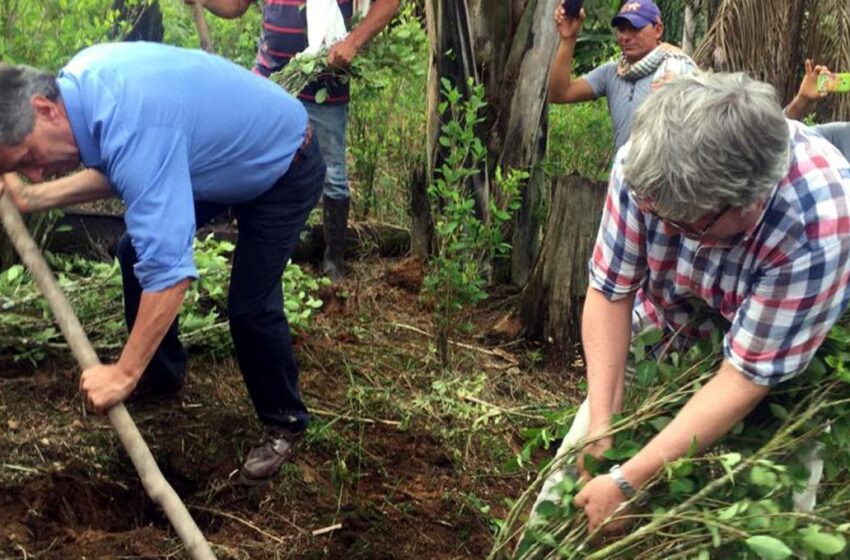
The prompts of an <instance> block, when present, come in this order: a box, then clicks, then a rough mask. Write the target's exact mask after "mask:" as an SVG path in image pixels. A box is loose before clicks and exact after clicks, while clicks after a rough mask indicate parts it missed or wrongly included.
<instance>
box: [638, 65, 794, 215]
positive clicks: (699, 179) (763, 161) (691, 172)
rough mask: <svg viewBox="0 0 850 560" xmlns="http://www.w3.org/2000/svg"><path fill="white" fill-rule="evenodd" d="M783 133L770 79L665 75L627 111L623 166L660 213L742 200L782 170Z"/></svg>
mask: <svg viewBox="0 0 850 560" xmlns="http://www.w3.org/2000/svg"><path fill="white" fill-rule="evenodd" d="M789 157H790V133H789V130H788V124H787V122H786V120H785V114H784V113H783V112H782V107H781V106H780V105H779V101H778V99H777V97H776V92H775V90H774V89H773V87H772V86H770V85H768V84H765V83H763V82H758V81H756V80H753V79H752V78H750V77H748V76H746V75H745V74H742V73H735V74H722V73H718V74H710V73H702V74H695V75H691V76H683V77H679V78H676V79H674V80H671V81H669V82H667V83H665V84H664V85H663V86H661V87H660V88H659V89H658V91H656V92H654V93H651V94H650V95H649V96H648V97H647V98H646V100H645V101H644V102H643V103H642V104H641V106H640V108H639V109H638V111H637V113H636V114H635V119H634V123H633V124H632V131H631V146H630V148H629V152H628V156H627V157H626V162H625V165H624V168H623V173H624V176H625V179H626V182H627V183H628V184H629V185H630V186H631V188H632V189H633V190H634V192H635V193H636V194H637V195H638V197H641V198H646V199H647V200H650V201H651V203H652V206H653V208H654V209H655V211H657V212H658V214H659V215H660V216H663V217H665V218H669V219H671V220H677V221H695V220H698V219H699V218H700V217H702V216H704V215H705V214H706V213H707V212H709V211H712V210H719V209H721V208H723V207H726V206H727V205H728V206H731V207H733V208H746V207H748V206H750V205H752V204H753V203H755V202H756V201H757V200H758V199H759V198H761V197H762V196H763V195H765V194H767V193H768V192H769V191H770V189H771V188H772V187H773V185H774V184H776V182H777V181H779V180H780V179H781V178H782V177H784V176H785V174H786V173H787V172H788V165H789Z"/></svg>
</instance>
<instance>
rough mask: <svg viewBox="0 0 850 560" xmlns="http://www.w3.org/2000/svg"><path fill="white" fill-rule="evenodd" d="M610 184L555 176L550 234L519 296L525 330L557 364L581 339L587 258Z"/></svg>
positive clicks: (567, 359)
mask: <svg viewBox="0 0 850 560" xmlns="http://www.w3.org/2000/svg"><path fill="white" fill-rule="evenodd" d="M605 194H606V189H605V185H604V184H601V183H594V182H590V181H588V180H586V179H582V178H580V177H578V176H574V175H571V176H566V177H559V178H557V179H556V180H555V181H554V182H553V184H552V197H551V198H552V204H551V209H550V211H549V219H548V221H547V223H546V237H545V238H544V240H543V245H542V247H541V250H540V256H539V257H538V259H537V262H536V263H535V266H534V270H533V271H532V274H531V278H530V280H529V281H528V284H526V286H525V289H524V290H523V292H522V295H521V297H520V304H519V317H520V321H521V323H522V326H523V334H524V335H525V336H526V337H528V338H531V339H534V340H540V341H542V342H543V344H544V346H545V347H546V349H547V355H548V356H549V357H550V359H551V360H553V361H554V363H558V364H564V363H569V362H570V361H571V360H572V358H573V357H574V355H575V351H576V344H577V343H579V342H580V339H581V309H582V304H583V301H584V295H585V292H586V291H587V285H588V280H587V275H588V268H587V261H588V259H589V258H590V256H591V254H592V251H593V243H594V240H595V239H596V232H597V229H598V227H599V219H600V216H601V215H602V208H603V204H604V201H605Z"/></svg>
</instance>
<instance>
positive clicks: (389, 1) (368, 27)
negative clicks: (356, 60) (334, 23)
mask: <svg viewBox="0 0 850 560" xmlns="http://www.w3.org/2000/svg"><path fill="white" fill-rule="evenodd" d="M399 4H400V2H399V0H377V1H376V2H375V3H374V4H372V6H371V7H370V8H369V12H368V13H367V14H366V17H364V18H363V20H362V21H361V22H360V23H358V24H357V27H355V28H354V29H352V30H351V33H349V35H350V36H351V39H352V41H354V45H355V46H356V47H357V48H358V49H360V48H361V47H363V45H365V44H366V43H367V42H369V39H371V38H372V37H374V36H375V35H377V34H378V33H380V32H381V30H382V29H384V28H385V27H386V26H387V24H388V23H389V22H390V20H392V19H393V17H394V16H395V15H396V13H397V12H398V7H399Z"/></svg>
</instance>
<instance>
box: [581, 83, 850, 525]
mask: <svg viewBox="0 0 850 560" xmlns="http://www.w3.org/2000/svg"><path fill="white" fill-rule="evenodd" d="M848 280H850V165H849V164H848V162H847V160H846V159H845V158H844V157H843V156H842V155H841V153H840V152H839V151H838V150H837V149H836V148H835V147H834V146H833V145H832V144H830V143H829V142H828V141H826V140H825V139H824V138H823V137H821V136H820V135H818V134H816V133H815V132H813V131H812V130H811V129H810V128H808V127H806V126H805V125H803V124H801V123H799V122H796V121H790V120H787V119H786V118H785V115H784V114H783V110H782V107H781V106H780V104H779V101H778V99H777V96H776V93H775V91H774V89H773V87H771V86H770V85H767V84H764V83H761V82H758V81H755V80H753V79H751V78H749V77H747V76H746V75H744V74H697V75H693V76H686V77H680V78H677V79H675V80H672V81H670V82H668V83H666V84H665V85H663V86H662V87H661V88H659V90H658V91H657V92H655V93H654V94H653V95H651V96H649V97H647V99H646V100H645V101H644V103H643V104H642V105H641V107H640V108H639V109H638V111H637V113H636V116H635V120H634V124H633V127H632V132H631V137H630V141H629V142H628V143H627V144H626V145H625V146H624V147H623V148H622V149H621V150H620V151H619V153H618V155H617V157H616V159H615V166H614V169H613V171H612V174H611V180H610V184H609V191H608V196H607V199H606V203H605V210H604V213H603V217H602V221H601V224H600V227H599V233H598V236H597V239H596V244H595V247H594V251H593V255H592V257H591V261H590V287H589V289H588V291H587V298H586V302H585V307H584V314H583V325H582V327H583V332H582V338H583V345H584V351H585V357H586V363H587V376H588V398H587V405H589V422H588V426H587V431H586V433H587V434H589V435H590V436H591V437H592V436H593V435H594V434H599V433H601V432H604V431H605V430H606V429H607V428H608V426H609V425H610V423H611V419H612V415H613V414H615V413H616V412H617V411H618V410H619V407H620V405H621V403H622V398H623V389H624V384H625V373H624V372H625V368H626V360H627V355H628V350H629V343H630V339H631V337H632V335H633V333H635V332H636V331H637V330H639V329H642V328H644V327H646V326H648V325H654V326H656V327H659V328H661V329H663V330H664V331H666V332H668V333H671V332H675V331H679V330H682V331H684V332H686V333H688V334H690V335H693V336H702V335H707V334H708V332H709V330H710V325H709V324H708V323H703V322H701V320H700V319H699V317H700V314H702V313H705V312H706V311H708V312H709V315H713V316H715V317H717V316H719V317H721V318H722V319H725V322H726V323H727V324H728V329H727V332H726V333H725V337H724V339H723V352H724V360H723V362H722V364H721V366H720V367H719V369H718V371H717V373H716V375H715V376H714V378H713V379H712V380H711V381H710V382H709V383H708V384H706V385H705V386H704V387H703V388H702V389H700V390H699V391H698V392H697V393H696V394H695V395H694V397H693V398H692V399H691V400H690V401H689V402H688V403H687V404H686V405H685V406H684V407H683V408H682V410H681V411H680V413H679V414H678V415H677V416H676V418H674V419H673V421H671V422H670V424H669V425H668V426H667V427H665V428H664V429H663V430H662V431H661V432H660V433H659V434H658V435H657V436H656V437H655V438H654V439H653V440H651V441H650V442H649V443H648V444H647V445H646V446H645V447H644V448H643V449H642V450H641V451H640V452H638V454H637V455H635V456H634V457H633V458H632V459H630V460H628V461H627V462H625V463H624V464H623V465H622V466H618V468H617V469H616V472H615V471H614V469H612V473H611V474H609V475H600V476H597V477H595V478H593V479H591V480H590V481H589V482H588V483H587V485H586V486H585V487H584V488H583V489H582V491H581V492H580V493H579V494H578V495H577V496H576V500H575V502H576V505H577V506H578V507H580V508H582V509H583V510H584V512H585V514H586V515H587V517H588V520H589V523H590V528H591V529H593V528H595V527H596V526H598V525H599V524H600V523H601V522H602V521H603V520H605V519H606V518H607V517H608V516H610V515H611V514H613V513H614V512H615V511H616V510H617V508H618V507H619V506H620V504H621V503H622V502H623V501H624V499H625V497H626V496H627V495H629V494H631V493H632V492H633V491H635V490H636V489H639V488H640V487H641V486H642V485H644V484H645V483H646V482H647V481H648V480H649V479H650V478H651V477H652V476H653V475H654V474H655V473H657V472H658V471H659V470H660V469H661V468H663V466H664V464H665V463H667V462H670V461H674V460H675V459H677V458H679V457H682V456H684V455H685V454H686V453H687V451H688V449H689V447H690V446H691V442H692V441H694V440H695V441H696V443H697V444H698V446H699V447H700V448H705V447H706V446H708V445H710V444H712V443H713V442H714V441H716V440H717V439H718V438H720V437H721V436H722V435H724V434H725V433H726V432H727V431H728V430H729V429H731V428H732V427H733V426H734V425H735V424H736V423H737V422H738V421H740V420H741V419H743V418H744V416H746V415H747V414H748V413H749V412H750V411H751V410H752V409H753V408H754V407H755V406H756V404H757V403H758V402H760V401H761V400H762V399H763V398H764V397H765V396H766V395H767V394H768V392H769V390H770V388H771V387H774V386H776V385H777V384H778V383H781V382H783V381H785V380H788V379H790V378H792V377H794V376H796V375H799V374H800V373H802V372H803V371H804V370H805V369H806V367H807V365H808V364H809V362H810V360H811V359H812V357H813V356H814V353H815V351H816V350H817V349H818V347H819V346H820V344H821V343H822V342H823V340H824V338H825V336H826V334H827V331H828V330H829V329H830V327H831V326H832V325H833V324H834V323H835V322H836V320H837V319H838V318H839V316H840V315H841V314H842V312H843V311H844V310H845V308H846V307H847V304H848V299H850V288H848ZM718 397H722V398H718ZM587 405H586V406H587ZM611 443H612V442H611V440H610V439H601V440H598V441H596V442H594V443H592V444H590V445H589V446H588V447H587V448H586V449H585V451H586V452H588V453H591V454H592V455H595V456H601V455H602V453H603V452H604V451H605V450H607V449H608V448H610V446H611ZM585 474H586V473H585ZM616 528H617V527H616V524H613V525H609V526H606V529H616Z"/></svg>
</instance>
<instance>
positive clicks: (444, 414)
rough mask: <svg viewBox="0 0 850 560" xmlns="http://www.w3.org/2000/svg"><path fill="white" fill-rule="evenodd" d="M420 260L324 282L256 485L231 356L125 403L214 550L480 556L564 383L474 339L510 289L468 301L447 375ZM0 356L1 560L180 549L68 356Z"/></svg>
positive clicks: (508, 345) (519, 348)
mask: <svg viewBox="0 0 850 560" xmlns="http://www.w3.org/2000/svg"><path fill="white" fill-rule="evenodd" d="M416 270H419V269H418V268H416V266H411V265H410V264H409V263H404V262H401V261H398V262H396V263H390V264H387V262H386V261H380V262H379V261H374V262H367V263H359V264H358V265H357V266H356V268H354V269H353V270H351V271H350V273H349V275H348V277H347V279H346V281H345V282H344V283H343V284H342V285H341V286H338V287H336V288H334V289H332V290H329V291H327V292H326V293H325V294H324V296H325V300H326V305H325V308H324V310H323V312H322V313H321V314H320V315H318V316H317V317H316V321H315V325H314V327H313V328H312V329H311V330H310V332H309V333H301V334H299V335H298V336H297V337H296V342H297V355H298V359H299V362H300V364H301V370H302V378H301V384H302V391H303V393H304V394H305V400H306V401H307V404H308V406H310V407H311V409H312V410H313V414H314V416H315V421H314V422H313V424H312V426H311V429H310V431H309V433H308V435H307V437H306V438H305V440H304V442H303V445H302V446H301V448H300V449H299V451H298V453H297V454H296V456H295V457H294V459H293V461H292V462H291V463H290V464H287V465H285V466H284V468H283V469H282V471H281V474H280V475H279V476H278V477H277V478H276V479H275V480H274V481H273V482H271V483H269V484H267V485H265V486H262V487H258V488H245V487H242V486H240V485H238V484H237V482H236V476H235V474H236V470H237V469H238V466H239V460H240V459H241V458H242V457H243V456H244V454H245V452H246V451H247V449H248V448H249V447H250V446H251V444H252V443H253V442H254V438H255V437H256V435H257V432H258V426H257V423H256V420H255V417H254V414H253V409H252V407H251V405H250V402H249V400H248V398H247V396H246V393H245V390H244V386H243V384H242V380H241V378H240V375H239V372H238V368H237V367H236V366H235V364H234V363H233V361H232V359H231V358H230V357H229V356H228V352H223V353H222V352H219V355H218V356H215V355H210V354H205V355H194V356H192V359H191V369H190V372H189V375H188V381H187V385H186V387H185V388H184V390H183V391H182V392H181V393H180V394H179V395H177V396H175V397H172V398H170V399H164V400H160V401H151V402H140V403H133V404H130V405H128V409H129V410H130V413H131V415H132V416H133V418H134V419H135V421H136V423H137V425H138V426H139V429H140V430H141V432H142V434H143V436H144V437H145V440H146V441H147V443H148V445H149V446H150V447H151V450H152V452H153V454H154V456H155V458H156V460H157V463H158V465H159V466H160V469H161V470H162V472H163V474H164V475H165V476H166V478H167V479H168V480H169V482H170V483H171V484H172V486H173V487H174V488H175V490H176V491H177V493H178V494H179V495H180V496H181V497H182V498H183V500H184V501H185V503H186V504H187V506H188V508H189V510H190V512H191V513H192V515H193V517H194V518H195V520H196V522H197V523H198V525H199V527H200V528H201V530H202V531H203V532H204V534H205V535H206V537H207V539H208V540H209V541H210V543H211V545H212V546H213V549H214V551H215V553H216V555H217V556H218V557H219V558H240V559H241V558H306V559H310V558H346V559H349V558H351V559H357V558H363V559H370V560H379V559H407V558H410V559H413V558H416V559H420V558H429V559H455V558H476V559H478V558H483V557H485V556H486V555H487V554H488V552H489V550H490V543H491V534H492V529H493V526H494V519H496V518H498V517H500V516H503V515H504V514H505V500H506V499H510V498H513V497H515V496H516V495H518V494H519V493H520V492H522V490H524V488H525V487H526V485H527V484H528V480H529V479H528V476H530V475H531V474H533V473H530V472H529V471H524V470H520V471H516V472H513V473H511V472H508V471H506V470H505V469H504V465H505V464H506V462H507V461H508V460H509V459H510V458H511V457H512V456H513V454H514V453H515V452H516V451H518V450H519V449H520V448H521V446H522V437H521V435H520V433H521V430H523V429H525V428H528V427H530V426H535V425H537V426H539V425H542V423H543V422H544V421H543V420H542V416H540V414H539V413H540V411H543V410H547V409H553V408H556V407H558V406H563V405H565V404H568V403H569V402H571V397H570V396H569V395H565V394H564V392H563V388H564V386H565V385H567V384H568V383H566V382H565V374H564V372H563V371H562V370H561V371H554V370H553V371H547V369H546V368H545V367H541V366H540V365H539V364H537V363H536V361H537V360H535V359H532V358H530V356H532V357H533V356H534V355H535V349H534V348H533V347H531V346H529V345H527V344H525V343H518V342H516V341H510V340H505V339H503V338H498V337H486V336H484V335H485V334H486V333H487V332H488V331H489V327H490V325H493V324H495V323H496V322H497V321H498V319H499V318H500V317H503V316H504V315H505V312H506V308H507V306H508V305H509V303H510V299H509V298H512V297H514V296H513V295H510V294H508V295H505V296H504V297H506V298H508V299H504V298H503V297H501V296H500V297H498V298H495V299H492V300H490V301H488V302H486V303H485V304H484V305H483V306H482V307H481V308H480V309H479V310H477V311H476V313H475V315H474V316H473V317H472V318H471V319H472V320H473V322H474V323H475V324H476V326H477V328H476V329H475V330H474V331H473V333H477V334H472V335H469V336H468V337H466V338H465V339H464V340H463V341H461V342H462V344H463V345H462V346H461V345H456V346H455V354H454V368H453V371H452V374H451V375H446V373H445V370H442V369H441V368H439V367H438V365H437V364H436V363H435V357H434V352H433V348H431V340H430V338H429V337H428V336H427V332H428V331H429V330H430V322H429V314H428V313H429V312H428V310H427V309H425V308H424V307H423V306H422V304H421V303H420V300H419V298H418V296H417V294H415V293H413V291H411V290H415V289H416V288H417V287H418V286H419V285H421V281H420V280H418V279H417V278H416V277H415V276H416ZM395 274H401V275H402V276H403V277H402V278H397V277H394V275H395ZM423 333H425V334H423ZM2 369H3V372H2V375H0V425H2V428H3V430H2V435H0V558H45V559H53V558H56V559H73V558H80V559H83V558H86V559H101V558H184V557H186V555H185V551H184V550H183V548H182V545H181V543H180V541H179V539H178V538H177V536H176V535H175V533H174V531H173V530H172V529H171V527H170V526H169V524H168V521H167V520H166V519H165V518H164V516H163V515H162V513H161V512H160V511H159V510H158V508H157V507H156V506H155V505H154V504H153V503H152V502H151V501H150V499H149V498H148V497H147V496H146V495H145V492H144V489H143V488H142V486H141V483H140V482H139V480H138V478H137V476H136V473H135V471H134V469H133V467H132V464H131V463H130V461H129V459H128V458H127V456H126V454H125V453H124V451H123V449H122V448H121V445H120V443H119V441H118V440H117V438H116V437H115V435H114V433H113V432H112V429H111V427H110V425H109V423H108V421H106V420H105V419H104V418H103V417H99V416H96V415H93V414H91V413H86V412H85V411H84V409H83V407H82V404H81V401H80V398H79V396H78V393H77V390H76V383H77V381H76V380H77V378H78V371H77V369H76V367H75V366H74V365H73V364H72V363H70V362H69V361H67V359H66V358H63V357H61V356H55V357H53V358H51V359H50V360H49V361H48V363H45V364H39V366H38V367H37V368H33V367H31V366H29V365H14V364H4V367H3V368H2ZM475 376H482V377H481V379H482V380H483V381H482V383H483V384H484V385H483V386H484V388H483V389H482V390H481V391H479V392H477V393H475V398H474V399H473V400H464V398H462V397H458V398H457V399H456V400H452V399H450V396H451V395H452V393H445V392H439V391H437V392H435V390H434V387H440V385H439V383H444V384H449V385H450V384H451V383H455V382H457V383H463V382H467V381H469V380H471V379H475ZM470 382H471V381H470ZM460 394H461V393H457V395H460ZM476 401H480V402H484V403H485V405H486V406H485V407H484V408H474V407H482V406H484V405H481V404H480V402H476ZM488 403H489V404H488ZM465 406H468V407H469V408H464V407H465ZM487 407H490V408H487ZM482 410H483V411H484V412H486V413H487V414H484V413H482V412H481V411H482ZM514 410H522V411H525V412H526V413H527V414H526V413H524V415H518V416H514V415H512V413H511V412H510V411H514ZM492 411H496V412H498V411H501V412H498V414H496V413H493V412H492ZM488 415H489V416H488ZM482 419H483V420H482ZM481 422H483V424H481Z"/></svg>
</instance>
